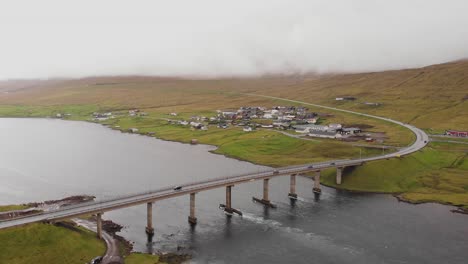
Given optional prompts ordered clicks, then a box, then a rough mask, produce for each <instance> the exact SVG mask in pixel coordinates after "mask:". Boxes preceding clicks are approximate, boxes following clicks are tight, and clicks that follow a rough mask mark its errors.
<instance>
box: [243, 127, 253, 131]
mask: <svg viewBox="0 0 468 264" xmlns="http://www.w3.org/2000/svg"><path fill="white" fill-rule="evenodd" d="M242 130H243V131H244V132H250V131H252V128H251V127H249V126H247V127H244V128H243V129H242Z"/></svg>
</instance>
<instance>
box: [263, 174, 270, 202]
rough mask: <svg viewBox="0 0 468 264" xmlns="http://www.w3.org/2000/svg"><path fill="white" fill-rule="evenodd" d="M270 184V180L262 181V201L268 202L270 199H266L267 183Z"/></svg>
mask: <svg viewBox="0 0 468 264" xmlns="http://www.w3.org/2000/svg"><path fill="white" fill-rule="evenodd" d="M269 182H270V179H263V201H265V202H270V199H268V188H269V186H268V183H269Z"/></svg>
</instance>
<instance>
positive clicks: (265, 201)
mask: <svg viewBox="0 0 468 264" xmlns="http://www.w3.org/2000/svg"><path fill="white" fill-rule="evenodd" d="M269 182H270V179H269V178H266V179H263V198H262V199H258V198H256V197H252V199H253V200H254V201H255V202H259V203H261V204H263V205H266V206H269V207H272V208H276V205H274V204H272V203H271V202H270V199H269V197H268V192H269V185H268V184H269Z"/></svg>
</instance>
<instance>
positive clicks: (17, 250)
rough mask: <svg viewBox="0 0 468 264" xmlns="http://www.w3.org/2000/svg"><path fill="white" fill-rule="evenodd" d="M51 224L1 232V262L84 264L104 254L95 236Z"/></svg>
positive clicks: (102, 245)
mask: <svg viewBox="0 0 468 264" xmlns="http://www.w3.org/2000/svg"><path fill="white" fill-rule="evenodd" d="M78 230H79V231H74V230H70V229H67V228H64V227H58V226H53V225H49V224H30V225H27V226H23V227H18V228H12V229H4V230H0V241H1V248H0V263H8V264H30V263H35V264H42V263H44V264H63V263H67V264H74V263H76V264H83V263H88V262H89V261H90V260H91V259H93V258H94V257H96V256H100V255H103V253H104V252H105V245H104V242H103V241H100V240H98V239H97V238H96V234H94V233H92V232H90V231H87V230H84V229H81V228H80V229H78Z"/></svg>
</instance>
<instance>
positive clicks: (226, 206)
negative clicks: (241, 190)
mask: <svg viewBox="0 0 468 264" xmlns="http://www.w3.org/2000/svg"><path fill="white" fill-rule="evenodd" d="M233 186H234V185H228V186H226V204H220V205H219V207H220V208H223V209H224V212H225V213H226V214H227V215H228V216H232V214H233V213H236V214H238V215H242V212H241V211H239V210H236V209H234V208H232V204H231V201H232V200H231V190H232V187H233Z"/></svg>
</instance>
